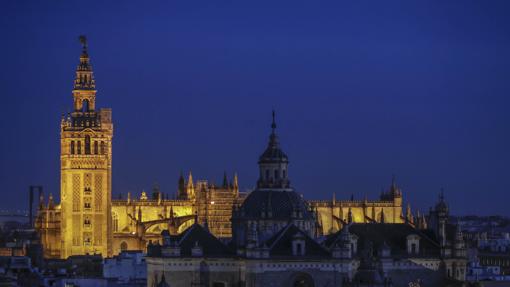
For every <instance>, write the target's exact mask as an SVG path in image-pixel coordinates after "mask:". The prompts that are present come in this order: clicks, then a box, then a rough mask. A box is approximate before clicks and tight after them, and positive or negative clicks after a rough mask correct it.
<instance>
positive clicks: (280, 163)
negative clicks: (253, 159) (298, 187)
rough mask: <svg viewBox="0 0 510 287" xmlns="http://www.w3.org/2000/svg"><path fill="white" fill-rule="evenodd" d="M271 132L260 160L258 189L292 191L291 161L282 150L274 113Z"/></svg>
mask: <svg viewBox="0 0 510 287" xmlns="http://www.w3.org/2000/svg"><path fill="white" fill-rule="evenodd" d="M271 130H272V131H271V135H270V136H269V144H268V146H267V148H266V150H265V151H264V153H263V154H262V155H261V156H260V158H259V170H260V175H259V180H258V182H257V187H258V188H259V189H263V188H268V189H275V188H277V189H290V181H289V178H288V173H287V171H288V169H287V168H288V165H289V159H288V157H287V155H286V154H285V153H284V152H283V151H282V150H281V148H280V143H279V141H278V136H277V135H276V120H275V112H274V111H273V122H272V124H271Z"/></svg>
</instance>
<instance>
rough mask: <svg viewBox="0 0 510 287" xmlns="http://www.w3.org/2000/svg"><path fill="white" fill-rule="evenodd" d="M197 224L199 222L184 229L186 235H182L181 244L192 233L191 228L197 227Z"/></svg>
mask: <svg viewBox="0 0 510 287" xmlns="http://www.w3.org/2000/svg"><path fill="white" fill-rule="evenodd" d="M196 225H199V224H197V223H195V224H193V225H191V226H190V227H189V228H188V229H186V230H185V231H184V235H183V236H182V237H181V240H179V245H181V243H182V242H183V241H184V239H186V238H187V237H188V235H189V234H190V233H191V230H193V228H195V226H196Z"/></svg>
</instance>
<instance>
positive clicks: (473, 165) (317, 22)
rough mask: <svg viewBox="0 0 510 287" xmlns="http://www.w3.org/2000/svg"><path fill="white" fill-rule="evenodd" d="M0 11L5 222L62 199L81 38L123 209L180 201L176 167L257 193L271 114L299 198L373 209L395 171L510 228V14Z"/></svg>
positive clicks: (417, 5) (457, 207)
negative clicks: (32, 191) (63, 134)
mask: <svg viewBox="0 0 510 287" xmlns="http://www.w3.org/2000/svg"><path fill="white" fill-rule="evenodd" d="M142 2H143V3H144V4H143V5H142V4H141V3H142ZM434 2H435V3H434ZM0 5H1V6H0V35H1V38H0V41H1V45H0V52H1V55H2V65H1V68H0V97H1V103H2V120H1V121H0V129H1V131H2V132H1V137H2V140H1V141H0V184H1V188H0V195H1V196H2V201H1V203H0V208H26V205H27V198H28V196H27V194H28V186H29V185H31V184H41V185H43V186H44V189H45V192H46V193H49V192H52V193H53V194H54V195H56V196H57V198H58V194H59V192H60V191H59V181H60V178H59V176H60V173H59V164H60V163H59V152H60V151H59V136H60V134H59V132H60V131H59V128H60V118H61V115H62V114H63V113H67V112H68V111H70V110H71V108H72V95H71V90H72V82H73V79H74V70H75V68H76V66H77V64H78V62H79V55H80V52H81V47H80V44H79V41H78V36H79V35H81V34H85V35H86V36H87V38H88V40H89V54H90V56H91V63H92V65H93V68H94V72H95V79H96V85H97V89H98V93H97V104H98V106H99V107H110V108H112V109H113V120H114V146H113V193H114V196H116V195H117V194H118V193H124V194H125V193H127V192H128V191H131V192H132V193H135V194H137V195H139V193H140V192H141V190H142V189H145V190H146V191H149V190H150V189H151V188H152V185H153V183H154V182H157V183H159V185H160V187H161V190H162V192H167V193H174V192H175V191H176V188H177V179H178V176H179V173H180V171H181V170H182V171H183V172H184V173H185V174H187V173H188V171H189V170H192V172H193V175H194V178H195V179H208V180H210V181H213V182H216V183H218V184H219V183H221V181H222V176H223V172H224V171H227V172H228V173H229V175H232V174H233V173H234V172H238V174H239V180H240V185H241V188H242V189H243V190H244V189H250V188H253V187H254V185H255V183H256V179H257V177H258V167H257V160H258V156H259V155H260V154H261V153H262V151H263V150H264V148H265V146H266V145H267V140H268V136H269V133H270V121H271V110H272V109H275V110H276V113H277V125H278V128H277V132H278V134H279V136H280V141H281V144H282V147H283V149H284V151H285V152H286V153H287V154H288V155H289V158H290V161H291V164H290V167H289V168H290V170H289V176H290V179H291V181H292V185H293V186H294V187H295V188H296V190H298V191H299V192H302V193H303V194H304V196H305V197H306V198H314V199H329V198H331V196H332V193H333V192H336V197H337V199H342V198H344V199H347V198H350V196H351V194H354V197H355V198H358V199H362V198H363V197H364V196H365V195H366V196H368V197H369V198H370V199H375V198H377V197H378V196H379V194H380V191H381V189H382V188H383V187H384V188H387V187H388V186H389V184H390V181H391V176H392V174H395V175H396V177H397V182H398V184H399V185H400V186H401V188H402V190H403V192H404V197H405V198H404V200H405V202H407V201H409V202H410V203H411V205H412V207H413V210H415V209H417V208H418V209H420V210H421V211H426V210H428V207H429V206H431V205H432V204H434V203H435V202H436V200H437V195H438V193H439V190H440V188H441V187H444V189H445V196H446V199H447V200H448V201H449V203H450V206H451V210H452V212H453V213H454V214H473V213H477V214H504V215H510V211H509V209H508V193H509V192H510V189H509V188H508V185H509V178H510V173H509V171H510V168H509V165H510V151H509V148H510V134H509V124H510V114H509V112H508V106H509V104H510V100H509V96H510V81H509V76H510V68H509V67H510V17H508V14H509V11H510V10H509V9H510V1H401V2H392V1H332V2H322V1H306V2H305V1H289V2H285V1H267V2H265V1H203V2H202V1H179V2H177V1H133V2H127V1H97V2H96V1H33V2H30V1H2V3H1V4H0Z"/></svg>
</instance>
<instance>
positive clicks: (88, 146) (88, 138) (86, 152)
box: [85, 136, 90, 154]
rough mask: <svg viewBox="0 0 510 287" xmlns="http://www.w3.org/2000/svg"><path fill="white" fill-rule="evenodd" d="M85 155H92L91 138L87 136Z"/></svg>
mask: <svg viewBox="0 0 510 287" xmlns="http://www.w3.org/2000/svg"><path fill="white" fill-rule="evenodd" d="M85 154H90V136H85Z"/></svg>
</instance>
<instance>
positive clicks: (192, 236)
mask: <svg viewBox="0 0 510 287" xmlns="http://www.w3.org/2000/svg"><path fill="white" fill-rule="evenodd" d="M170 238H171V241H172V242H176V243H177V245H178V246H179V247H180V248H181V256H184V257H187V256H191V249H192V248H193V247H195V245H197V244H198V246H200V247H201V248H202V252H203V257H230V256H233V255H235V253H234V252H233V251H232V250H231V249H230V248H228V247H227V246H226V245H225V244H223V243H222V242H221V241H220V240H219V239H218V238H216V237H215V236H214V235H212V234H211V233H210V232H209V231H207V230H206V229H205V228H204V227H202V226H201V225H200V224H197V223H195V224H193V225H192V226H190V227H189V228H188V229H186V230H185V231H184V232H182V233H181V234H179V235H175V236H170Z"/></svg>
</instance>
